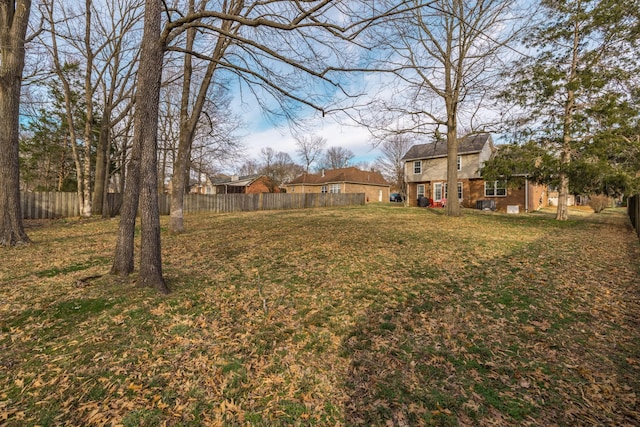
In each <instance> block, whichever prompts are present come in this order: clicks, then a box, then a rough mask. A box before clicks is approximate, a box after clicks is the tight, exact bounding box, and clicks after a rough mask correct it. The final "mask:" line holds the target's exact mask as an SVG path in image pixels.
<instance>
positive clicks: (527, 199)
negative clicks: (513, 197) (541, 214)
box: [524, 176, 529, 213]
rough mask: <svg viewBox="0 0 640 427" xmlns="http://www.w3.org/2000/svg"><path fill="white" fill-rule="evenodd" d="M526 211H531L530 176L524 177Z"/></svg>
mask: <svg viewBox="0 0 640 427" xmlns="http://www.w3.org/2000/svg"><path fill="white" fill-rule="evenodd" d="M524 212H525V213H529V178H528V177H527V176H525V177H524Z"/></svg>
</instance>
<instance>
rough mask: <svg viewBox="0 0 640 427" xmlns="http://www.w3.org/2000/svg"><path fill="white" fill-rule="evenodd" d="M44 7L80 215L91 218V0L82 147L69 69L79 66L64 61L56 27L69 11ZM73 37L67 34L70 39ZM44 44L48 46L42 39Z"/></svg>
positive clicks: (47, 4) (86, 24) (86, 25)
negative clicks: (58, 10) (74, 175)
mask: <svg viewBox="0 0 640 427" xmlns="http://www.w3.org/2000/svg"><path fill="white" fill-rule="evenodd" d="M43 6H44V8H45V10H46V17H47V21H48V25H49V28H48V30H49V34H50V36H51V40H50V41H51V43H50V46H51V56H52V58H53V64H54V72H55V74H56V75H57V76H58V79H60V82H61V83H62V89H63V91H62V93H63V96H64V107H65V112H66V120H67V123H68V129H69V140H70V143H71V151H72V153H73V159H74V162H75V166H76V177H77V185H78V186H77V191H76V192H77V194H78V202H79V205H80V214H81V215H82V216H91V146H92V134H93V132H92V131H93V90H92V89H93V87H92V84H91V83H92V79H91V73H92V71H93V58H94V52H93V49H92V47H91V0H86V1H85V13H84V16H85V20H84V26H83V27H82V28H84V35H83V36H82V40H83V44H82V50H83V51H84V52H85V55H86V60H87V64H86V68H85V78H84V87H83V90H84V102H85V107H86V111H85V118H84V120H85V123H84V132H83V147H80V146H79V145H78V140H79V138H78V135H77V133H76V126H77V123H76V117H75V114H74V105H73V104H74V100H73V98H74V96H75V94H74V92H73V88H72V85H73V84H72V82H71V81H70V73H69V70H70V69H71V70H73V69H74V68H77V67H78V66H79V64H78V63H77V62H74V63H70V62H68V61H66V60H65V61H64V62H63V60H62V59H61V54H60V50H59V48H58V37H60V34H58V29H57V24H58V19H60V20H61V21H62V23H66V24H68V22H69V20H71V18H70V17H69V16H68V15H67V13H66V12H67V11H66V10H65V9H64V7H61V8H60V13H61V17H60V18H58V17H57V16H56V14H55V8H56V6H55V1H54V0H49V1H46V2H43ZM72 37H74V36H72V35H68V38H69V39H71V38H72ZM75 37H76V38H80V36H79V35H77V34H76V35H75ZM43 44H45V45H46V43H45V42H44V40H43Z"/></svg>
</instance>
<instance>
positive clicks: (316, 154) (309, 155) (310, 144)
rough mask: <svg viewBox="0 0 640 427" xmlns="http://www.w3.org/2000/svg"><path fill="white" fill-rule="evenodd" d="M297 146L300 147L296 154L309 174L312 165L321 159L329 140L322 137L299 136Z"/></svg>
mask: <svg viewBox="0 0 640 427" xmlns="http://www.w3.org/2000/svg"><path fill="white" fill-rule="evenodd" d="M296 141H297V142H296V144H297V146H298V148H297V150H296V153H298V156H300V158H301V159H302V161H303V162H304V170H305V172H307V173H309V169H310V168H311V165H312V164H313V163H314V162H315V161H316V160H318V159H319V158H320V156H321V155H322V151H323V150H324V147H325V146H326V145H327V139H326V138H323V137H321V136H316V135H311V136H302V135H301V136H297V137H296Z"/></svg>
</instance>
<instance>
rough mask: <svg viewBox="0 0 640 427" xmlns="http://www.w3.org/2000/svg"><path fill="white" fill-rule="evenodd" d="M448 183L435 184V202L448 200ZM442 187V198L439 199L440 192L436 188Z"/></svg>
mask: <svg viewBox="0 0 640 427" xmlns="http://www.w3.org/2000/svg"><path fill="white" fill-rule="evenodd" d="M446 185H447V183H446V182H434V183H433V201H434V202H440V201H442V199H443V198H445V199H446V196H445V194H446V188H447V187H446ZM438 187H440V197H438V190H436V188H438Z"/></svg>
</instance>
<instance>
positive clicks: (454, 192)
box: [446, 125, 460, 216]
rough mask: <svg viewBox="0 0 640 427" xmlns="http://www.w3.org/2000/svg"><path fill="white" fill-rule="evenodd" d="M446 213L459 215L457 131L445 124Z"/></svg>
mask: <svg viewBox="0 0 640 427" xmlns="http://www.w3.org/2000/svg"><path fill="white" fill-rule="evenodd" d="M446 209H447V215H448V216H460V203H459V202H458V131H457V129H456V126H455V125H453V126H451V127H449V126H447V206H446Z"/></svg>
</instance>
